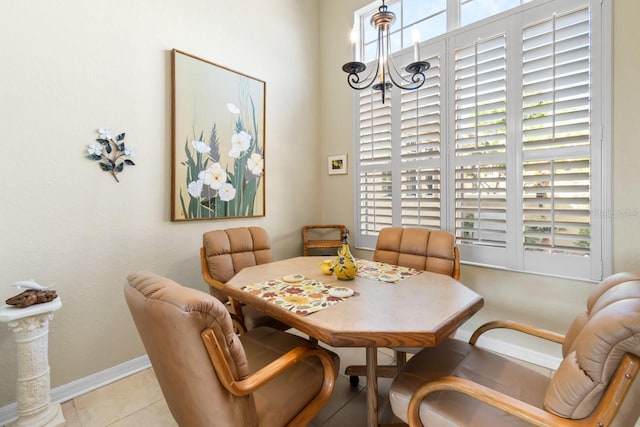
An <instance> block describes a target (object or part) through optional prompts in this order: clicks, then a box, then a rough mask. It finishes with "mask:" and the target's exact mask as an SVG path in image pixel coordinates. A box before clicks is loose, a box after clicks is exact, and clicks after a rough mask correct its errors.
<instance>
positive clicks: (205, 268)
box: [200, 227, 289, 332]
mask: <svg viewBox="0 0 640 427" xmlns="http://www.w3.org/2000/svg"><path fill="white" fill-rule="evenodd" d="M200 258H201V268H202V277H203V278H204V280H205V282H207V284H208V285H209V291H210V292H211V295H213V296H215V297H216V298H218V299H219V300H220V301H222V302H223V303H225V304H227V306H228V308H229V311H231V313H233V314H234V315H235V316H236V317H237V319H238V322H239V323H240V325H241V328H240V329H241V330H240V331H239V332H244V331H247V330H251V329H254V328H256V327H258V326H271V327H273V328H276V329H280V330H286V329H289V326H287V325H285V324H284V323H282V322H279V321H278V320H276V319H274V318H272V317H270V316H268V315H266V314H264V313H263V312H261V311H259V310H257V309H255V308H253V307H251V306H248V305H244V304H241V303H240V302H238V301H236V300H234V299H232V298H229V296H228V295H227V294H225V293H224V290H223V288H224V283H226V282H227V281H228V280H229V279H231V278H232V277H233V276H234V275H235V274H236V273H238V272H239V271H240V270H242V269H243V268H246V267H251V266H254V265H259V264H266V263H268V262H272V261H273V255H272V253H271V240H270V239H269V235H268V234H267V232H266V231H265V230H264V229H263V228H261V227H238V228H229V229H226V230H213V231H208V232H206V233H204V235H203V236H202V248H201V249H200Z"/></svg>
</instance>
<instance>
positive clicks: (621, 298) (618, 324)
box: [544, 273, 640, 425]
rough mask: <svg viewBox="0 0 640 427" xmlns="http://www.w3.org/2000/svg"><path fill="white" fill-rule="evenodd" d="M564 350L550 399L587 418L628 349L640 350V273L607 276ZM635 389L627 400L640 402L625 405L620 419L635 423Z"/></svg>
mask: <svg viewBox="0 0 640 427" xmlns="http://www.w3.org/2000/svg"><path fill="white" fill-rule="evenodd" d="M562 351H563V356H564V359H563V361H562V362H561V364H560V367H559V368H558V370H557V371H556V372H555V374H554V375H553V377H552V379H551V382H550V383H549V387H548V388H547V391H546V394H545V399H544V405H545V408H546V409H547V410H548V411H550V412H553V413H555V414H556V415H559V416H562V417H564V418H572V419H581V418H584V417H586V416H588V415H589V414H590V413H591V412H593V410H594V408H595V407H596V406H597V405H598V403H599V402H600V399H601V397H602V395H603V393H604V392H605V389H606V388H607V386H608V385H609V383H610V381H611V378H612V376H613V374H614V373H615V371H616V369H617V368H618V366H619V364H620V361H621V360H622V358H623V357H624V355H625V353H631V354H634V355H636V356H640V275H636V274H630V273H620V274H615V275H613V276H610V277H608V278H607V279H605V280H604V281H602V282H601V283H600V284H599V285H598V286H597V287H596V288H595V289H594V290H593V291H592V292H591V295H590V296H589V299H588V300H587V310H586V311H585V312H584V313H583V314H580V315H579V316H577V317H576V319H575V320H574V321H573V323H572V325H571V327H570V328H569V330H568V332H567V334H566V335H565V341H564V343H563V349H562ZM630 393H632V395H627V397H626V399H625V401H626V402H627V401H631V402H636V403H634V405H633V406H635V408H633V409H632V410H631V412H630V413H625V412H624V411H622V410H621V412H620V413H619V415H618V417H617V418H616V422H617V423H620V425H633V424H634V423H635V421H636V419H637V418H638V416H639V415H640V405H637V401H638V400H639V399H640V396H639V395H638V390H637V387H635V391H634V389H633V388H632V390H631V392H630ZM634 393H635V396H634V395H633V394H634ZM621 418H622V419H621ZM621 421H622V422H621Z"/></svg>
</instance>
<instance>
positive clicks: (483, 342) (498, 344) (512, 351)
mask: <svg viewBox="0 0 640 427" xmlns="http://www.w3.org/2000/svg"><path fill="white" fill-rule="evenodd" d="M455 337H456V338H457V339H460V340H463V341H469V338H471V332H467V331H463V330H460V329H458V331H457V332H456V335H455ZM478 346H480V347H484V348H486V349H487V350H491V351H495V352H496V353H500V354H504V355H505V356H509V357H513V358H515V359H520V360H522V361H524V362H528V363H532V364H534V365H538V366H542V367H543V368H548V369H551V370H554V371H555V370H557V369H558V366H560V362H562V359H561V358H559V357H555V356H551V355H549V354H546V353H541V352H538V351H534V350H531V349H528V348H525V347H520V346H517V345H513V344H509V343H508V342H505V341H501V340H497V339H495V338H490V337H484V336H483V337H482V338H480V339H479V340H478Z"/></svg>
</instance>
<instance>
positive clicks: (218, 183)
mask: <svg viewBox="0 0 640 427" xmlns="http://www.w3.org/2000/svg"><path fill="white" fill-rule="evenodd" d="M198 178H199V179H201V180H203V181H204V183H205V184H207V185H208V186H209V187H211V188H212V189H214V190H219V189H220V188H222V185H223V184H224V183H225V182H227V171H225V170H224V169H222V167H220V163H214V164H212V165H211V166H209V167H208V168H207V170H204V171H200V173H198Z"/></svg>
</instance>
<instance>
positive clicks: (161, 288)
mask: <svg viewBox="0 0 640 427" xmlns="http://www.w3.org/2000/svg"><path fill="white" fill-rule="evenodd" d="M124 295H125V299H126V301H127V304H128V306H129V310H130V311H131V315H132V317H133V320H134V322H135V324H136V328H137V329H138V332H139V334H140V337H141V338H142V342H143V344H144V347H145V349H146V351H147V353H148V355H149V359H150V360H151V364H152V366H153V369H154V371H155V374H156V376H157V378H158V382H159V384H160V387H161V389H162V393H163V394H164V397H165V399H166V401H167V404H168V406H169V409H170V411H171V414H172V415H173V417H174V418H175V420H176V421H177V423H178V424H179V425H181V426H189V427H199V426H202V427H205V426H206V427H211V426H229V427H231V426H233V427H235V426H253V427H256V426H260V427H265V426H273V427H281V426H284V425H291V426H305V425H307V424H308V423H309V422H310V421H311V420H312V419H313V418H314V417H315V415H316V414H317V413H318V412H319V411H320V409H322V407H323V406H324V405H325V404H326V402H327V401H328V399H329V397H330V395H331V392H332V390H333V387H334V384H335V379H336V373H337V372H338V365H339V359H338V356H337V355H336V354H335V353H332V352H329V351H327V350H324V349H322V348H320V347H318V346H316V345H313V344H312V343H310V342H309V341H307V340H305V339H303V338H301V337H298V336H294V335H292V334H289V333H286V332H283V331H279V330H276V329H272V328H269V327H258V328H256V329H253V330H251V331H249V332H247V333H246V334H243V335H241V336H238V335H236V334H235V332H234V330H233V326H232V321H231V314H230V313H229V312H228V310H227V309H226V308H225V307H224V305H223V304H222V303H221V302H220V301H219V300H218V299H216V298H214V297H213V296H211V295H207V294H206V293H204V292H201V291H199V290H196V289H191V288H186V287H183V286H180V285H179V284H177V283H175V282H173V281H171V280H169V279H167V278H164V277H161V276H157V275H155V274H152V273H145V272H138V273H134V274H131V275H129V276H128V278H127V284H125V287H124Z"/></svg>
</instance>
